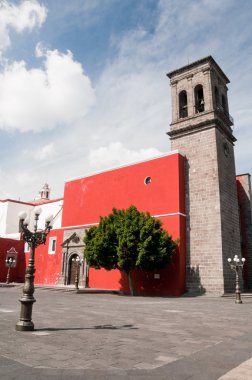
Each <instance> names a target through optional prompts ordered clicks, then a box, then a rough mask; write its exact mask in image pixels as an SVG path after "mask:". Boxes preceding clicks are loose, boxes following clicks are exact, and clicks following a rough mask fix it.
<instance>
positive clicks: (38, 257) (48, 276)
mask: <svg viewBox="0 0 252 380" xmlns="http://www.w3.org/2000/svg"><path fill="white" fill-rule="evenodd" d="M50 237H56V239H57V240H56V252H55V254H49V253H48V247H49V238H50ZM62 241H63V230H52V231H51V232H50V233H49V235H48V236H47V240H46V244H42V245H40V246H38V247H37V249H36V254H35V268H36V272H35V279H34V282H35V284H45V285H56V284H57V283H58V280H59V276H60V273H61V254H62V247H61V243H62ZM26 258H27V262H28V259H29V253H26Z"/></svg>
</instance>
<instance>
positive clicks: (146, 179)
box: [144, 177, 151, 185]
mask: <svg viewBox="0 0 252 380" xmlns="http://www.w3.org/2000/svg"><path fill="white" fill-rule="evenodd" d="M144 183H145V185H150V183H151V177H145V179H144Z"/></svg>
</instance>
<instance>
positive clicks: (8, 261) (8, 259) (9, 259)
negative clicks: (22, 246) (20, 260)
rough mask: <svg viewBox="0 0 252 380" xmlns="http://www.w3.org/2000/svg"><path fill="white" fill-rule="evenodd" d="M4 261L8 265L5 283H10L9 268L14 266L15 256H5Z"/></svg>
mask: <svg viewBox="0 0 252 380" xmlns="http://www.w3.org/2000/svg"><path fill="white" fill-rule="evenodd" d="M5 263H6V266H7V267H8V272H7V277H6V284H9V283H10V269H11V268H13V267H14V266H15V263H16V260H15V257H6V259H5Z"/></svg>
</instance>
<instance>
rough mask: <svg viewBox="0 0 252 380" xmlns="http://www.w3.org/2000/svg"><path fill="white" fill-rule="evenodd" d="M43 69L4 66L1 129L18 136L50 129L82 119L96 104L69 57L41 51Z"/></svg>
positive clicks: (87, 82) (0, 78) (0, 88)
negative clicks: (18, 132)
mask: <svg viewBox="0 0 252 380" xmlns="http://www.w3.org/2000/svg"><path fill="white" fill-rule="evenodd" d="M38 52H39V53H40V55H42V54H43V55H44V57H43V58H44V66H43V67H41V68H38V69H28V68H27V67H26V64H25V62H24V61H19V62H14V63H11V64H9V63H6V64H5V67H4V69H3V72H2V73H0V128H1V129H7V130H8V129H17V130H19V131H21V132H26V131H40V130H43V129H52V128H54V127H55V126H57V125H62V124H66V123H69V124H72V123H74V122H76V121H77V120H80V119H81V118H83V117H84V116H85V115H86V114H87V112H88V110H89V108H90V107H91V106H92V104H93V103H94V100H95V96H94V91H93V89H92V86H91V82H90V80H89V78H88V77H87V76H86V75H85V74H84V72H83V68H82V66H81V64H80V63H78V62H76V61H75V60H74V58H73V56H72V54H71V52H69V51H68V52H67V53H66V54H63V53H60V52H59V51H58V50H46V51H42V50H41V49H37V54H38Z"/></svg>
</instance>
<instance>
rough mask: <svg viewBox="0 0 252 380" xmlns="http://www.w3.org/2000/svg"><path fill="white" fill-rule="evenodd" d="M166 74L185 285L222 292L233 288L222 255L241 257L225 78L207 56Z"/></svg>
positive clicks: (201, 289) (231, 135) (231, 132)
mask: <svg viewBox="0 0 252 380" xmlns="http://www.w3.org/2000/svg"><path fill="white" fill-rule="evenodd" d="M167 76H168V77H169V78H170V81H171V91H172V123H171V128H170V132H169V133H168V135H169V136H170V139H171V147H172V149H179V150H181V152H183V153H185V155H186V213H187V288H188V290H189V291H192V292H193V291H202V292H204V290H206V291H207V292H213V293H217V294H222V293H224V292H228V291H232V290H233V282H234V281H233V277H232V276H231V273H230V268H229V265H228V263H227V258H228V257H233V256H234V255H235V254H237V255H238V256H240V228H239V211H238V202H237V190H236V179H235V161H234V149H233V145H234V142H235V141H236V139H235V137H234V136H233V131H232V128H231V127H232V125H233V120H232V118H231V116H230V115H229V110H228V98H227V90H228V89H227V83H229V80H228V78H227V77H226V75H225V74H224V72H223V71H222V70H221V68H220V67H219V66H218V65H217V63H216V62H215V61H214V59H213V58H212V57H211V56H209V57H206V58H203V59H201V60H199V61H196V62H194V63H192V64H189V65H187V66H185V67H182V68H180V69H178V70H175V71H173V72H171V73H169V74H167Z"/></svg>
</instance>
